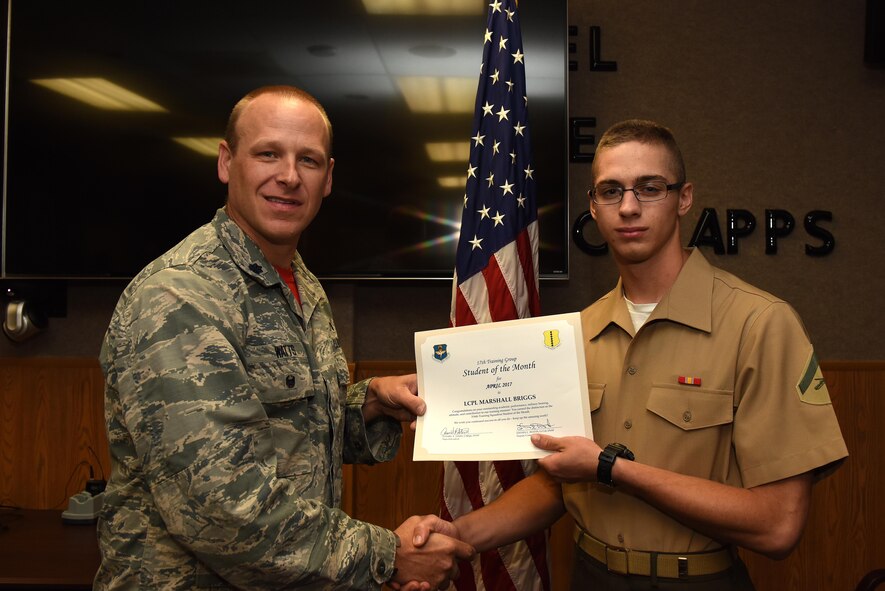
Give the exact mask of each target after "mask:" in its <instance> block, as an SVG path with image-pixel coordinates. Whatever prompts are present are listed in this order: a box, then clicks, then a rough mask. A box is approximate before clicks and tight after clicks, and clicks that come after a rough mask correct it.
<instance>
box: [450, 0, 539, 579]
mask: <svg viewBox="0 0 885 591" xmlns="http://www.w3.org/2000/svg"><path fill="white" fill-rule="evenodd" d="M522 49H523V47H522V35H521V34H520V30H519V18H518V17H517V14H516V3H515V0H493V1H492V2H491V4H489V14H488V23H487V25H486V30H485V37H484V42H483V60H482V68H481V70H480V77H479V86H478V88H477V91H476V109H475V112H474V118H473V132H474V135H473V137H472V138H471V139H470V160H469V164H468V167H467V190H466V193H465V194H464V211H463V213H462V219H461V235H460V239H459V241H458V250H457V259H456V263H455V279H454V282H453V286H452V309H451V323H452V326H464V325H468V324H477V323H481V322H495V321H498V320H513V319H515V318H527V317H530V316H537V315H538V314H539V313H540V301H539V297H538V208H537V201H536V199H535V171H534V170H533V169H532V154H531V148H530V142H529V125H528V108H527V103H528V98H527V95H526V89H525V59H524V58H525V56H524V54H523V50H522ZM535 469H536V464H535V462H534V461H525V462H519V461H507V462H445V463H444V475H443V491H442V493H443V498H442V503H441V507H440V510H441V514H442V516H443V517H444V518H447V519H450V520H451V519H453V518H457V517H458V516H460V515H463V514H464V513H467V512H469V511H472V510H473V509H477V508H479V507H482V506H483V505H484V504H486V503H489V502H491V501H492V500H494V499H495V498H496V497H498V495H500V494H501V492H503V491H504V490H506V489H508V488H510V487H511V486H512V485H514V484H515V483H516V482H518V481H519V480H521V479H522V478H524V477H525V476H527V475H528V474H530V473H531V472H534V471H535ZM460 570H461V577H460V579H459V580H458V581H457V582H456V587H457V589H458V590H459V591H474V590H478V591H482V590H484V589H485V590H487V591H549V589H550V575H549V569H548V564H547V534H546V532H541V533H538V534H536V535H534V536H532V537H530V538H528V539H526V540H522V541H519V542H517V543H515V544H512V545H510V546H507V547H504V548H501V549H498V550H490V551H488V552H483V553H482V554H481V555H480V556H479V557H477V558H476V559H475V560H474V561H473V562H472V564H470V565H462V566H461V569H460Z"/></svg>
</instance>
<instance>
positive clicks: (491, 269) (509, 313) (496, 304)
mask: <svg viewBox="0 0 885 591" xmlns="http://www.w3.org/2000/svg"><path fill="white" fill-rule="evenodd" d="M482 276H483V278H485V281H486V289H488V292H489V312H490V313H491V315H492V322H497V321H499V320H513V319H514V318H518V317H519V315H518V314H517V313H516V304H514V303H513V294H511V293H510V288H509V287H507V282H506V281H505V280H504V275H503V274H502V273H501V268H500V267H499V266H498V259H496V258H495V257H491V258H490V259H489V264H488V266H487V267H486V268H485V269H483V270H482Z"/></svg>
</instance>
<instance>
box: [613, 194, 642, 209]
mask: <svg viewBox="0 0 885 591" xmlns="http://www.w3.org/2000/svg"><path fill="white" fill-rule="evenodd" d="M640 207H641V206H640V204H639V199H638V198H637V197H636V191H635V190H634V189H624V194H623V195H622V196H621V202H620V203H619V204H618V211H619V212H620V213H621V215H630V214H633V213H636V212H638V211H639V208H640Z"/></svg>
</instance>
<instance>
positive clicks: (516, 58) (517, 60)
mask: <svg viewBox="0 0 885 591" xmlns="http://www.w3.org/2000/svg"><path fill="white" fill-rule="evenodd" d="M510 55H512V56H513V63H514V64H516V63H520V62H521V63H523V64H525V62H524V61H522V58H524V57H525V54H524V53H522V52H521V51H520V50H518V49H517V50H516V53H511V54H510Z"/></svg>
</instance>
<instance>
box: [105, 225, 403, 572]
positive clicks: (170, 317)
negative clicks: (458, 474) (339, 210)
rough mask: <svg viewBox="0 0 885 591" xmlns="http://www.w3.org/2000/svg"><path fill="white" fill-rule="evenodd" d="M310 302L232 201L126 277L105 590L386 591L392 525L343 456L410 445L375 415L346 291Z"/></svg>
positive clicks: (312, 286) (296, 264) (110, 361)
mask: <svg viewBox="0 0 885 591" xmlns="http://www.w3.org/2000/svg"><path fill="white" fill-rule="evenodd" d="M292 268H293V270H294V273H295V276H296V278H297V281H298V287H299V292H300V296H301V305H299V304H298V303H297V301H296V300H295V299H294V298H293V296H292V293H291V292H290V291H289V288H288V287H286V286H285V285H284V283H283V282H282V281H281V280H280V277H279V275H278V274H277V272H276V270H275V269H274V268H273V266H272V265H271V264H270V263H269V262H268V261H267V260H266V259H265V258H264V257H263V255H262V253H261V251H260V250H259V249H258V247H257V246H256V245H255V243H254V242H252V241H251V240H250V239H249V238H248V237H246V235H245V234H244V233H243V232H242V231H241V230H240V228H239V227H238V226H237V225H236V224H235V223H233V222H232V221H231V220H230V219H229V218H228V217H227V215H226V214H225V212H224V211H223V210H219V211H218V213H217V214H216V216H215V218H214V219H213V220H212V222H211V223H210V224H207V225H205V226H203V227H201V228H199V229H198V230H196V231H195V232H194V233H193V234H191V235H190V236H189V237H188V238H186V239H185V240H184V241H182V242H181V243H180V244H178V245H177V246H176V247H174V248H173V249H171V250H170V251H169V252H167V253H166V254H164V255H163V256H162V257H160V258H159V259H157V260H156V261H154V262H153V263H151V264H150V265H148V267H146V268H145V269H144V270H143V271H142V272H141V273H140V274H139V275H138V276H137V277H136V278H135V279H134V280H133V281H132V283H131V284H130V285H129V286H128V287H127V288H126V290H125V292H124V293H123V295H122V297H121V298H120V302H119V303H118V305H117V308H116V310H115V311H114V315H113V318H112V320H111V324H110V327H109V329H108V332H107V335H106V337H105V341H104V344H103V347H102V351H101V363H102V369H103V371H104V372H105V374H106V409H105V414H106V419H107V424H108V436H109V442H110V448H111V456H112V459H113V470H112V474H111V477H110V480H109V482H108V486H107V490H106V491H105V496H104V508H103V510H102V513H101V516H100V520H99V526H98V531H99V542H100V548H101V554H102V564H101V567H100V569H99V572H98V575H97V578H96V588H97V589H123V588H125V589H152V590H153V589H164V590H166V589H197V588H204V587H209V586H211V587H212V588H214V589H218V588H220V589H224V588H233V587H236V588H248V589H262V588H267V589H269V588H274V589H280V588H296V587H297V588H298V589H344V588H348V589H350V588H354V589H377V588H379V587H380V584H381V583H382V582H383V581H385V580H387V579H388V578H390V576H391V575H392V573H393V560H394V555H395V538H394V536H393V532H391V531H389V530H386V529H383V528H380V527H377V526H374V525H370V524H367V523H363V522H360V521H356V520H354V519H351V518H349V517H348V516H347V515H346V514H344V513H343V512H342V511H341V510H340V509H338V508H337V507H338V506H339V505H340V501H341V475H342V461H346V462H365V463H372V462H375V461H384V460H388V459H390V458H392V457H393V455H394V454H395V452H396V449H397V447H398V445H399V440H400V436H401V429H400V425H399V424H398V423H397V422H395V421H392V420H388V419H379V420H378V421H374V422H373V423H371V424H370V425H368V426H367V425H365V424H364V422H363V420H362V404H363V401H364V399H365V395H366V386H367V383H368V382H367V381H366V382H361V383H359V384H356V385H355V386H352V387H350V388H349V389H348V387H347V384H348V382H349V375H348V370H347V364H346V361H345V359H344V356H343V354H342V351H341V348H340V347H339V344H338V337H337V334H336V331H335V326H334V324H333V322H332V314H331V309H330V306H329V302H328V300H327V298H326V295H325V293H324V292H323V289H322V287H321V286H320V284H319V282H318V281H317V280H316V278H315V277H314V276H313V275H312V274H311V273H310V272H309V271H308V270H307V269H306V267H305V266H304V264H303V263H302V261H301V258H300V257H299V256H298V255H296V257H295V259H294V260H293V262H292Z"/></svg>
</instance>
